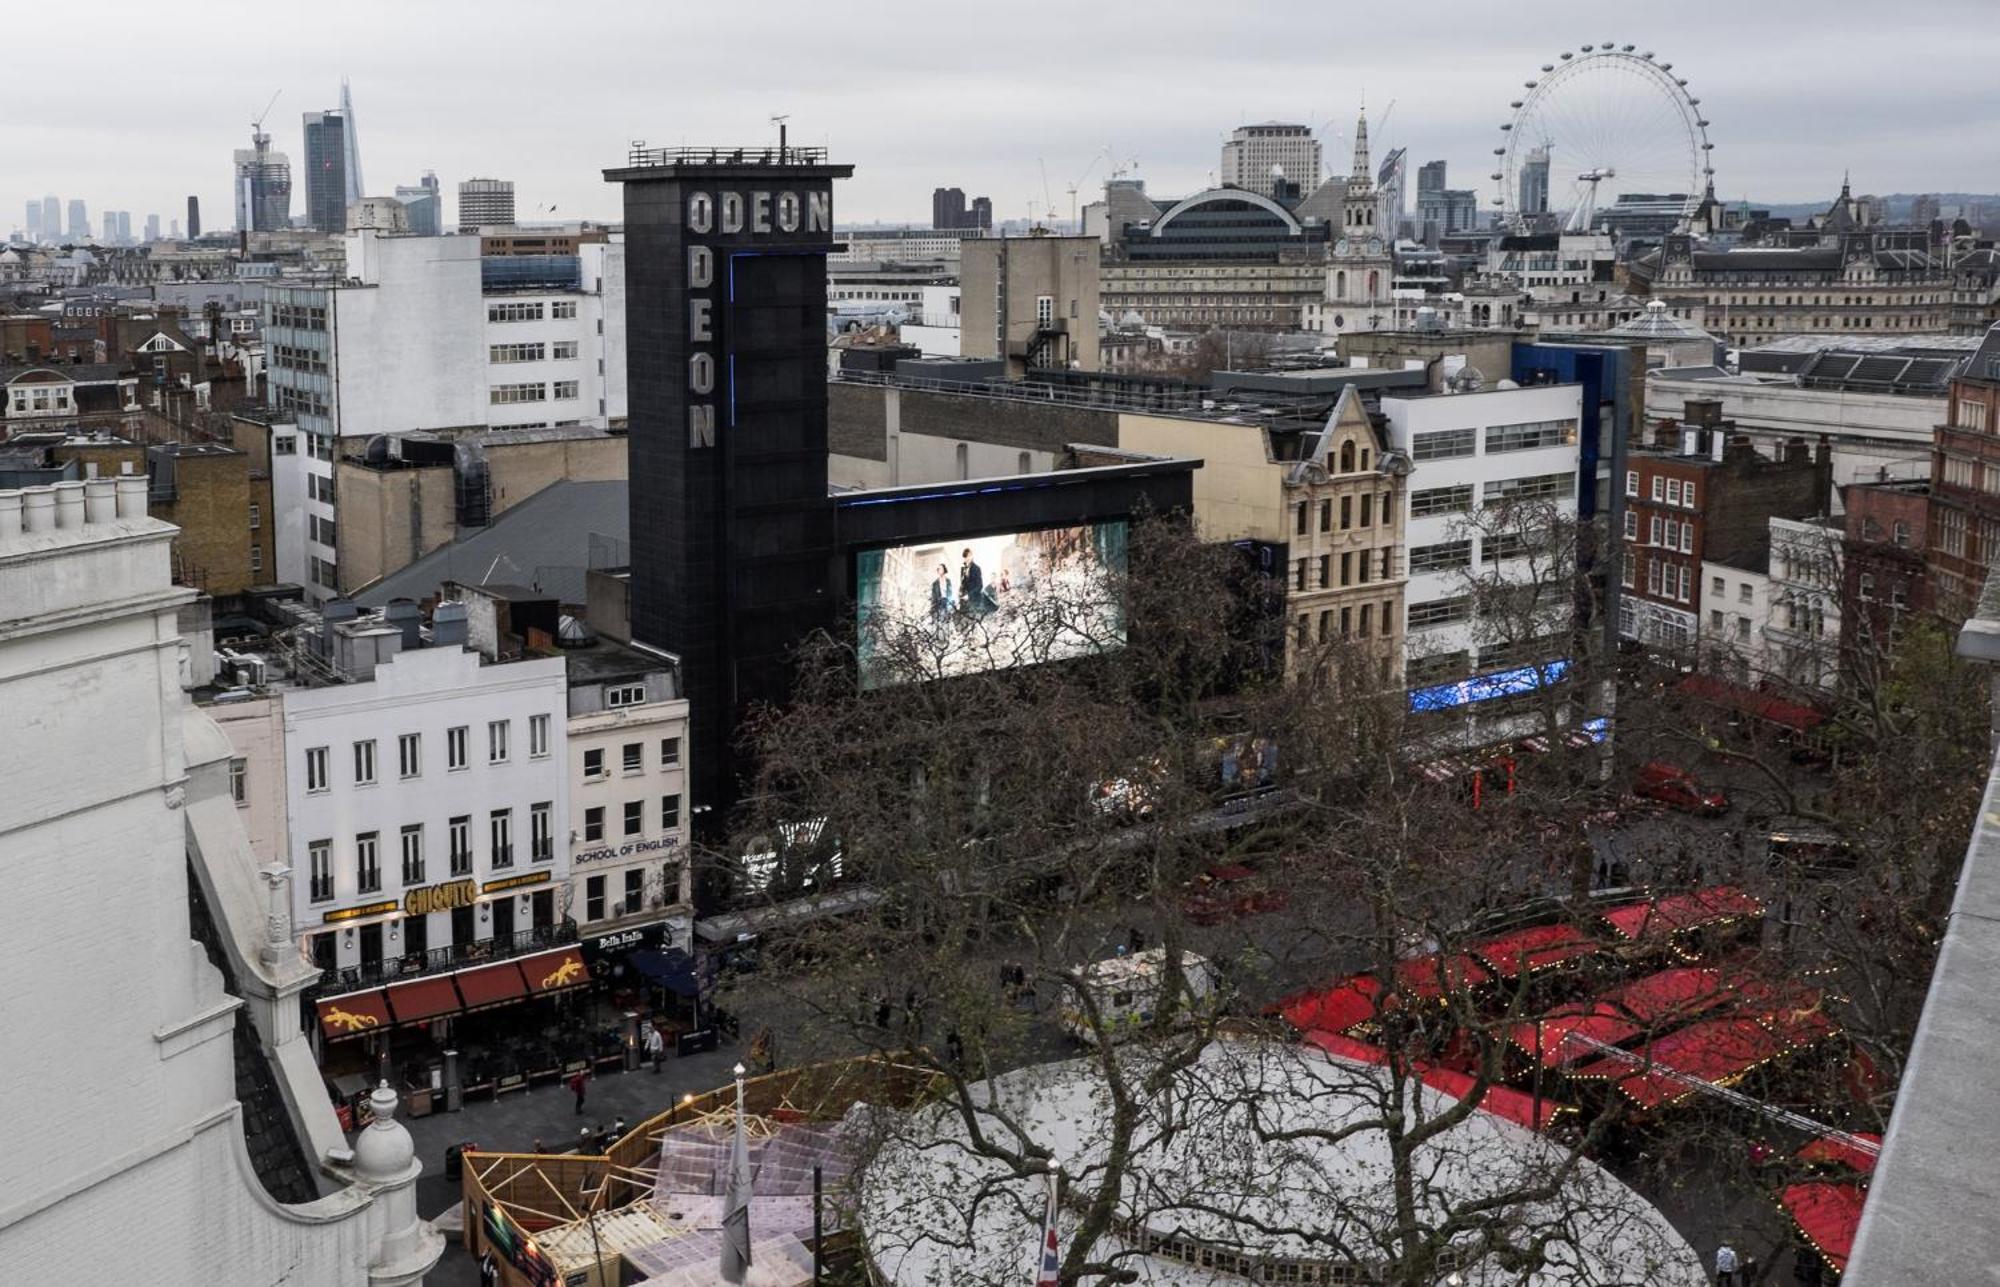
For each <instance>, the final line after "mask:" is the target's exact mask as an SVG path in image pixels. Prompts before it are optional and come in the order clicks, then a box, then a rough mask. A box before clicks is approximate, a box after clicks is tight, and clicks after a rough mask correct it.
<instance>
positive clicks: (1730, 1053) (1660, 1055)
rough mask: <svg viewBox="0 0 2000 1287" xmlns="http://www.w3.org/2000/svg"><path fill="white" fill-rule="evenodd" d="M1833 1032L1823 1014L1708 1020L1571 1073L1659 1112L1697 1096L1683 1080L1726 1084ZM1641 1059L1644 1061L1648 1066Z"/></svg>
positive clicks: (1806, 1012) (1807, 1012)
mask: <svg viewBox="0 0 2000 1287" xmlns="http://www.w3.org/2000/svg"><path fill="white" fill-rule="evenodd" d="M1834 1031H1835V1029H1834V1026H1833V1024H1832V1023H1831V1022H1829V1021H1828V1020H1827V1018H1826V1016H1824V1015H1822V1014H1820V1013H1819V1011H1818V1010H1792V1011H1786V1012H1784V1013H1783V1014H1782V1015H1778V1016H1774V1017H1773V1018H1772V1019H1771V1020H1762V1021H1760V1020H1759V1019H1755V1018H1751V1017H1750V1016H1748V1015H1734V1016H1730V1017H1726V1018H1720V1019H1707V1020H1704V1021H1702V1022H1700V1023H1696V1024H1692V1025H1690V1026H1688V1027H1686V1028H1682V1029H1680V1030H1679V1031H1677V1032H1670V1033H1668V1034H1667V1035H1665V1036H1664V1037H1660V1038H1659V1039H1657V1040H1655V1041H1652V1042H1649V1043H1648V1044H1647V1046H1646V1047H1645V1049H1644V1050H1642V1051H1640V1052H1638V1053H1637V1054H1633V1055H1624V1056H1618V1055H1607V1056H1605V1057H1604V1058H1602V1059H1599V1060H1598V1061H1596V1062H1595V1063H1590V1064H1586V1065H1584V1066H1583V1067H1581V1068H1579V1069H1577V1070H1576V1071H1575V1072H1573V1073H1572V1074H1570V1075H1571V1076H1573V1077H1576V1078H1579V1079H1585V1080H1604V1081H1611V1082H1615V1083H1617V1086H1618V1089H1619V1091H1620V1092H1621V1093H1623V1094H1624V1096H1625V1097H1626V1098H1627V1099H1629V1100H1631V1101H1632V1102H1633V1103H1634V1104H1637V1105H1638V1106H1639V1107H1641V1108H1646V1109H1653V1108H1660V1107H1662V1106H1665V1105H1669V1104H1677V1103H1679V1102H1680V1101H1682V1100H1684V1099H1686V1098H1687V1097H1688V1096H1690V1095H1692V1094H1694V1093H1695V1090H1696V1088H1695V1087H1693V1086H1690V1085H1688V1084H1687V1083H1686V1082H1685V1081H1683V1080H1682V1078H1685V1077H1693V1078H1696V1079H1698V1080H1700V1081H1705V1082H1708V1083H1709V1084H1710V1085H1713V1086H1727V1085H1729V1084H1730V1083H1732V1082H1735V1081H1739V1080H1741V1079H1742V1078H1743V1077H1745V1076H1747V1075H1748V1074H1749V1073H1751V1072H1753V1071H1755V1070H1756V1069H1757V1068H1759V1067H1761V1066H1763V1065H1764V1064H1767V1063H1770V1062H1771V1061H1773V1060H1775V1059H1778V1058H1779V1057H1781V1056H1783V1055H1787V1054H1790V1053H1791V1052H1792V1051H1794V1050H1799V1049H1803V1048H1804V1047H1806V1046H1809V1045H1812V1044H1813V1043H1814V1042H1817V1041H1820V1040H1822V1039H1824V1038H1826V1037H1828V1036H1831V1035H1832V1034H1833V1032H1834ZM1640 1060H1643V1061H1645V1065H1644V1066H1641V1065H1640V1063H1639V1062H1638V1061H1640ZM1674 1074H1678V1076H1676V1075H1674Z"/></svg>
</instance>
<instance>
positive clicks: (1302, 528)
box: [1293, 501, 1306, 536]
mask: <svg viewBox="0 0 2000 1287" xmlns="http://www.w3.org/2000/svg"><path fill="white" fill-rule="evenodd" d="M1294 519H1295V521H1294V523H1293V531H1294V532H1295V533H1296V534H1297V535H1299V536H1304V535H1305V534H1306V503H1305V502H1304V501H1300V502H1299V505H1298V509H1297V510H1296V511H1295V514H1294Z"/></svg>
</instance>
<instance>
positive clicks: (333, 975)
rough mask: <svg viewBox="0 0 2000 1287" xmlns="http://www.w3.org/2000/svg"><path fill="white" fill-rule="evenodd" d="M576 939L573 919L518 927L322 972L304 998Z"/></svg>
mask: <svg viewBox="0 0 2000 1287" xmlns="http://www.w3.org/2000/svg"><path fill="white" fill-rule="evenodd" d="M576 941H577V931H576V922H575V921H570V920H566V921H563V922H562V923H561V924H559V925H539V926H536V927H534V928H533V929H525V930H518V931H516V932H515V933H513V934H507V935H500V934H495V935H494V936H493V937H492V938H486V939H479V940H477V941H475V942H471V943H454V944H452V945H451V946H450V947H437V948H432V949H431V950H430V951H428V952H412V953H409V954H408V955H405V956H397V957H388V958H384V959H383V960H380V961H370V962H368V963H367V964H365V965H350V966H345V967H342V968H339V969H330V970H325V971H323V972H322V973H321V974H320V977H319V982H317V983H315V984H313V985H312V986H311V987H310V988H308V989H306V992H305V997H306V1000H308V1001H313V1000H317V999H318V998H320V997H325V996H338V995H339V994H341V993H343V992H353V991H356V990H358V989H361V988H379V987H382V986H384V985H386V984H390V983H402V982H406V981H408V980H410V979H420V978H423V977H424V976H426V975H431V974H446V973H449V972H451V971H452V970H460V969H464V968H466V967H467V966H472V965H485V964H488V963H490V962H493V961H505V960H509V959H511V958H513V957H517V956H526V955H528V954H529V953H532V952H538V951H541V950H543V949H545V948H551V947H561V946H562V945H563V944H565V943H574V942H576ZM306 959H307V962H308V963H310V962H311V957H310V956H308V957H307V958H306Z"/></svg>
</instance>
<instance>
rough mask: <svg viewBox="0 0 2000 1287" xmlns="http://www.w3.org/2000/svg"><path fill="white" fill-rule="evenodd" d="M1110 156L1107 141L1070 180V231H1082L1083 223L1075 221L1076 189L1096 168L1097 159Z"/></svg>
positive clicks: (1076, 215) (1109, 147)
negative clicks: (1081, 170)
mask: <svg viewBox="0 0 2000 1287" xmlns="http://www.w3.org/2000/svg"><path fill="white" fill-rule="evenodd" d="M1110 156H1111V145H1110V144H1109V143H1107V144H1105V145H1104V146H1103V147H1101V148H1099V149H1098V150H1097V152H1096V153H1095V154H1093V155H1092V156H1091V158H1090V164H1089V165H1086V166H1084V167H1083V173H1082V174H1079V175H1077V176H1076V177H1075V178H1074V179H1072V180H1070V184H1069V222H1070V227H1071V230H1072V231H1075V232H1082V231H1083V225H1082V224H1081V223H1079V222H1078V221H1077V220H1078V214H1077V207H1076V194H1077V191H1078V189H1080V188H1082V187H1083V185H1084V183H1085V181H1086V180H1088V179H1089V178H1090V172H1091V171H1092V170H1095V169H1096V168H1097V163H1098V162H1099V161H1103V160H1107V159H1109V158H1110Z"/></svg>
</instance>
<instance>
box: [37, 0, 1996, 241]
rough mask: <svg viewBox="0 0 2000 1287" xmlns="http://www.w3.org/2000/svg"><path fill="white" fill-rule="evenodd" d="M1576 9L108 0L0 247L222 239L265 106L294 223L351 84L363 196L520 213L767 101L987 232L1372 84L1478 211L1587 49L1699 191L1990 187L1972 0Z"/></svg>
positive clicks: (1985, 32) (1986, 108)
mask: <svg viewBox="0 0 2000 1287" xmlns="http://www.w3.org/2000/svg"><path fill="white" fill-rule="evenodd" d="M1601 8H1602V10H1603V12H1602V13H1601V14H1600V15H1599V16H1598V18H1596V19H1594V20H1592V21H1590V22H1585V21H1584V20H1583V19H1582V18H1581V17H1580V16H1579V14H1578V11H1579V9H1580V6H1577V5H1575V4H1574V3H1546V2H1544V0H1470V2H1468V0H1431V2H1430V3H1425V4H1407V3H1405V4H1368V5H1363V4H1360V3H1357V2H1356V0H1284V2H1282V3H1272V2H1259V0H1249V2H1247V3H1246V2H1244V0H1237V3H1232V4H1219V3H1215V0H1201V2H1199V3H1187V2H1183V0H1153V2H1152V3H1148V4H1137V5H1134V4H1125V5H1111V4H1097V5H1074V6H1035V5H1025V6H1023V5H1000V4H985V5H980V6H976V7H975V6H970V5H963V6H962V5H958V4H954V3H950V2H949V0H929V3H921V4H897V3H891V4H881V5H868V4H854V3H845V4H830V3H819V4H808V3H797V2H794V0H783V2H773V0H734V2H733V3H717V4H703V5H692V4H688V3H686V2H685V0H616V2H610V0H584V2H582V3H568V4H552V3H550V2H549V0H532V2H529V0H482V2H481V3H477V4H472V3H465V2H464V0H397V2H395V3H381V2H380V0H345V2H343V3H341V4H339V5H335V6H327V5H324V4H318V5H313V6H310V7H306V6H296V5H291V4H285V3H272V2H269V0H266V2H265V3H255V4H252V3H236V2H235V0H205V3H203V4H200V5H196V6H193V7H188V6H162V5H158V4H155V3H151V0H148V3H146V4H143V5H142V4H136V3H126V2H125V0H113V3H111V4H109V5H105V4H102V3H100V4H98V5H95V6H92V8H91V21H90V24H89V32H88V34H87V35H86V34H82V33H78V34H76V35H75V36H74V37H73V38H72V37H60V38H56V39H53V40H50V39H46V38H47V37H51V36H56V35H57V33H54V32H50V31H46V30H44V31H41V32H39V33H38V34H37V35H36V36H35V37H34V45H35V52H33V54H32V55H31V56H17V57H12V58H9V59H8V60H7V62H6V69H5V73H4V74H0V121H5V122H6V123H7V127H6V129H5V131H4V133H0V229H4V228H7V227H11V226H15V225H17V224H18V223H19V222H20V221H21V218H22V212H23V203H24V201H25V200H26V199H27V198H29V197H38V196H41V195H42V194H44V193H55V194H57V195H59V196H60V197H62V198H63V199H64V200H65V202H67V201H68V200H69V199H70V198H72V197H81V198H83V199H84V200H85V201H87V202H88V203H89V207H90V214H91V219H92V225H93V227H95V226H96V217H97V213H98V212H99V211H101V210H104V209H106V208H111V209H128V210H130V211H132V212H133V225H134V231H135V232H136V231H137V230H138V227H139V225H140V224H141V223H142V221H143V220H144V218H145V216H146V215H147V214H148V213H153V212H157V213H159V214H160V216H161V218H162V221H163V225H164V222H165V221H166V220H168V219H172V218H177V217H180V216H181V215H182V214H183V212H184V210H185V203H186V197H187V195H188V194H189V193H194V194H196V195H199V196H200V197H201V201H202V210H203V222H204V223H205V224H206V225H208V226H209V227H211V228H213V227H224V226H228V225H229V224H230V222H231V221H232V216H231V213H230V210H229V182H230V173H229V167H230V153H231V151H232V150H233V149H235V148H238V147H244V146H247V145H248V136H249V123H250V119H251V117H252V116H253V115H254V114H255V113H256V112H258V111H259V110H260V109H262V107H263V106H264V103H265V100H266V99H268V98H269V97H270V96H271V94H272V93H273V92H274V91H277V90H282V91H283V93H282V95H281V97H280V98H279V99H278V102H277V105H276V107H275V108H273V109H272V112H271V115H270V118H269V120H268V122H267V125H266V128H267V129H269V130H270V131H271V133H272V134H273V136H274V138H275V143H274V146H275V147H276V148H278V149H281V150H283V151H285V152H287V153H288V154H290V156H291V158H292V163H293V166H294V171H295V183H294V194H293V212H294V213H295V214H297V213H301V212H302V210H303V204H304V200H303V198H304V191H303V187H304V185H303V183H302V182H299V181H298V180H297V178H296V171H297V169H298V167H299V163H300V159H301V158H300V114H301V113H303V112H305V111H308V110H314V109H320V108H326V107H331V106H334V105H335V104H336V103H337V101H338V96H339V86H340V78H341V77H342V75H345V76H347V77H348V78H349V80H350V81H351V82H352V85H353V94H354V104H355V113H356V116H357V118H358V120H359V137H360V143H361V158H362V170H363V175H364V177H365V179H366V182H367V188H368V192H369V193H370V194H371V195H372V194H379V193H388V192H391V191H393V189H394V188H395V186H396V185H397V184H399V183H402V184H409V183H414V182H416V179H417V177H418V175H419V174H421V173H422V172H423V171H424V170H426V169H431V170H435V171H436V172H437V174H438V176H439V178H440V180H441V181H442V182H443V184H444V186H445V188H446V190H447V192H448V193H449V192H451V190H452V189H453V187H454V185H455V184H456V183H457V181H458V180H460V179H463V178H466V177H469V176H473V175H483V176H494V177H500V178H507V179H512V180H513V181H514V182H515V185H516V192H517V199H518V203H519V217H520V218H522V219H524V220H525V219H528V218H531V217H534V216H535V215H536V214H537V213H541V214H543V215H544V216H545V217H550V218H578V217H596V218H617V217H619V214H620V207H619V198H618V196H617V193H616V192H615V190H613V189H611V188H610V187H608V186H607V185H605V184H604V183H603V181H602V177H601V171H602V170H603V168H604V167H606V166H611V165H616V164H618V163H619V161H620V160H621V158H622V156H623V153H624V151H625V149H626V146H627V144H628V142H629V140H632V139H635V138H643V139H646V140H647V141H648V142H650V143H653V144H656V145H658V144H669V143H680V142H687V143H691V144H701V145H707V144H711V143H728V144H740V143H762V142H764V141H765V140H766V139H767V138H770V137H771V136H772V135H773V133H774V131H773V127H771V126H770V125H769V124H768V118H769V117H770V116H771V115H772V114H773V113H779V112H784V113H789V114H790V116H791V123H792V137H793V139H794V140H795V141H799V142H816V143H817V142H823V143H827V144H829V145H830V146H831V147H832V148H833V150H834V153H835V156H836V158H837V159H839V160H842V161H847V162H851V163H852V164H853V165H854V166H855V177H854V179H853V180H852V181H851V182H850V183H847V184H846V185H844V186H843V187H842V188H841V189H839V190H838V191H837V193H836V197H835V212H836V216H837V217H838V218H840V219H841V220H843V221H859V220H890V221H898V222H915V223H926V222H928V220H929V211H930V206H929V200H930V192H931V189H932V188H933V187H935V186H939V185H956V186H959V187H962V188H964V189H966V191H967V192H968V193H974V194H978V193H985V194H988V195H990V196H991V197H992V198H993V204H994V208H995V210H996V212H997V213H998V214H999V215H1000V217H1003V218H1008V217H1018V216H1022V215H1025V214H1026V213H1027V212H1028V209H1029V207H1030V205H1031V204H1032V205H1034V206H1036V207H1038V208H1039V207H1043V206H1045V205H1046V204H1049V203H1050V202H1052V203H1053V204H1054V205H1055V206H1056V207H1057V208H1058V210H1059V211H1060V212H1061V213H1062V215H1063V216H1065V217H1067V215H1068V213H1069V204H1070V203H1069V197H1068V195H1067V192H1066V189H1067V188H1068V186H1069V185H1070V184H1071V183H1072V182H1074V181H1076V180H1077V179H1079V178H1080V177H1082V176H1083V174H1084V172H1085V170H1086V169H1087V168H1090V167H1092V166H1093V164H1094V169H1092V170H1091V173H1090V175H1089V178H1088V179H1087V180H1086V181H1085V182H1084V184H1083V185H1082V186H1083V187H1084V189H1085V192H1086V195H1085V196H1084V197H1083V198H1082V199H1083V200H1088V199H1089V196H1088V193H1089V191H1090V189H1092V188H1094V187H1099V186H1101V184H1102V182H1103V179H1104V176H1105V173H1106V172H1107V170H1108V169H1109V168H1110V165H1109V164H1108V163H1107V162H1106V161H1105V160H1103V159H1097V158H1099V157H1100V154H1102V153H1104V152H1105V150H1106V149H1110V154H1111V155H1112V156H1115V158H1116V159H1117V160H1118V161H1119V162H1120V163H1130V162H1132V161H1135V160H1136V162H1137V169H1136V173H1137V174H1138V175H1139V176H1140V177H1142V178H1144V179H1145V180H1146V182H1147V186H1148V189H1149V190H1150V191H1151V192H1153V193H1155V194H1157V195H1176V194H1181V193H1185V192H1189V191H1193V190H1196V189H1198V188H1200V187H1201V186H1204V185H1205V184H1206V182H1207V181H1208V179H1209V177H1210V172H1211V171H1212V170H1213V169H1214V168H1215V166H1216V164H1217V160H1216V156H1217V147H1218V144H1219V142H1220V140H1221V139H1222V137H1223V136H1224V135H1225V134H1226V133H1227V132H1228V130H1229V129H1230V128H1231V127H1233V126H1235V125H1237V124H1241V123H1243V122H1246V121H1256V120H1264V119H1269V118H1274V117H1275V118H1281V119H1288V120H1300V121H1308V122H1311V123H1312V124H1314V125H1315V126H1318V127H1320V128H1321V137H1322V138H1323V140H1324V141H1325V143H1326V148H1327V164H1328V169H1329V170H1330V171H1331V172H1333V173H1340V172H1343V171H1345V170H1346V168H1347V156H1348V148H1349V146H1350V145H1349V142H1348V137H1347V136H1348V131H1349V130H1350V129H1351V126H1352V121H1353V118H1354V114H1355V109H1356V107H1357V105H1358V104H1359V103H1360V101H1361V99H1362V96H1363V94H1364V93H1365V95H1366V97H1367V101H1368V103H1369V105H1370V116H1371V118H1373V119H1375V120H1380V119H1381V118H1382V116H1383V114H1384V112H1385V109H1388V108H1389V104H1390V103H1391V102H1392V101H1393V103H1394V108H1393V110H1392V111H1389V112H1388V119H1387V122H1386V125H1385V126H1384V127H1383V128H1381V129H1380V130H1378V131H1377V138H1376V143H1377V145H1378V150H1377V154H1376V155H1377V159H1378V160H1379V158H1380V155H1381V152H1380V148H1381V147H1382V146H1385V145H1401V146H1405V147H1407V148H1408V149H1409V154H1410V160H1411V162H1412V163H1415V162H1417V161H1422V160H1428V159H1431V158H1433V157H1443V158H1446V159H1448V160H1449V161H1450V163H1451V183H1452V184H1453V186H1460V187H1478V188H1479V189H1480V190H1481V195H1482V198H1483V197H1486V196H1489V195H1491V192H1492V189H1493V186H1494V185H1492V184H1491V182H1490V181H1489V180H1488V179H1487V177H1486V175H1487V173H1488V172H1489V171H1490V170H1491V168H1492V163H1493V157H1492V148H1493V147H1494V146H1495V145H1496V144H1497V143H1498V142H1500V141H1501V135H1500V132H1499V129H1498V126H1499V125H1500V123H1501V122H1502V121H1504V120H1506V119H1508V118H1509V116H1510V115H1511V113H1510V112H1509V110H1508V107H1507V104H1508V102H1509V101H1510V100H1511V99H1514V98H1516V97H1518V96H1519V95H1520V94H1521V92H1522V89H1521V85H1522V82H1523V81H1525V80H1527V79H1529V78H1530V77H1533V76H1535V75H1536V74H1537V73H1538V70H1539V66H1540V64H1542V63H1544V62H1548V61H1551V60H1553V59H1554V58H1555V56H1556V55H1557V54H1559V53H1560V52H1561V51H1563V50H1565V49H1576V48H1578V47H1579V46H1580V45H1582V44H1583V43H1587V42H1588V43H1596V42H1600V41H1603V40H1605V39H1607V38H1608V39H1610V40H1614V41H1617V42H1619V43H1621V44H1622V43H1626V42H1630V43H1633V44H1635V45H1637V46H1638V47H1639V48H1641V49H1653V50H1655V51H1657V53H1658V55H1659V57H1660V58H1661V59H1663V60H1671V61H1672V62H1673V63H1674V64H1675V68H1676V70H1675V75H1677V76H1685V77H1687V78H1688V79H1689V81H1690V82H1691V84H1690V91H1691V92H1692V93H1694V94H1696V95H1698V96H1699V97H1700V98H1701V101H1702V106H1701V111H1702V112H1703V113H1705V114H1706V115H1707V116H1708V117H1709V119H1710V120H1711V121H1712V125H1711V128H1710V131H1709V133H1710V137H1711V138H1712V140H1713V142H1714V144H1715V150H1714V153H1713V156H1714V165H1715V169H1716V172H1717V189H1718V192H1719V194H1720V195H1722V196H1724V197H1737V196H1745V195H1748V196H1752V197H1755V198H1757V199H1761V200H1765V201H1790V200H1817V199H1822V198H1826V197H1830V196H1831V195H1832V193H1833V192H1834V191H1835V189H1836V188H1837V186H1838V184H1839V180H1840V173H1841V171H1842V170H1843V168H1849V167H1851V168H1852V170H1853V172H1854V184H1855V190H1856V191H1857V192H1862V191H1870V192H1884V193H1886V192H1895V191H1953V190H1959V191H1982V192H1992V191H2000V92H1996V90H1995V88H1994V86H1995V68H1996V66H2000V35H1996V28H1995V25H1994V23H1993V21H1992V19H1993V18H1994V16H1995V14H1996V8H2000V4H1996V0H1926V3H1923V4H1906V5H1898V6H1893V7H1886V6H1884V5H1883V4H1882V3H1881V0H1815V2H1814V3H1810V4H1806V3H1798V2H1796V0H1780V2H1779V3H1775V4H1762V5H1759V4H1751V3H1743V2H1742V0H1729V2H1728V3H1716V2H1714V0H1676V2H1675V3H1672V4H1659V5H1651V6H1645V7H1643V8H1639V7H1631V11H1630V12H1627V11H1626V10H1627V8H1628V7H1627V6H1623V5H1620V6H1615V7H1614V6H1602V7H1601ZM17 34H18V33H17ZM10 39H12V38H11V37H10ZM1044 165H1045V166H1046V173H1047V190H1048V193H1049V199H1048V200H1047V201H1045V198H1044V196H1043V192H1044V185H1043V177H1042V176H1043V172H1044V171H1043V166H1044ZM1414 186H1415V185H1414V179H1412V181H1411V184H1410V187H1411V189H1412V191H1414ZM452 201H453V197H450V196H448V197H447V202H448V207H447V209H448V213H449V212H450V210H451V209H453V208H454V207H453V206H452V205H451V204H450V203H451V202H452ZM551 208H552V209H551Z"/></svg>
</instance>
